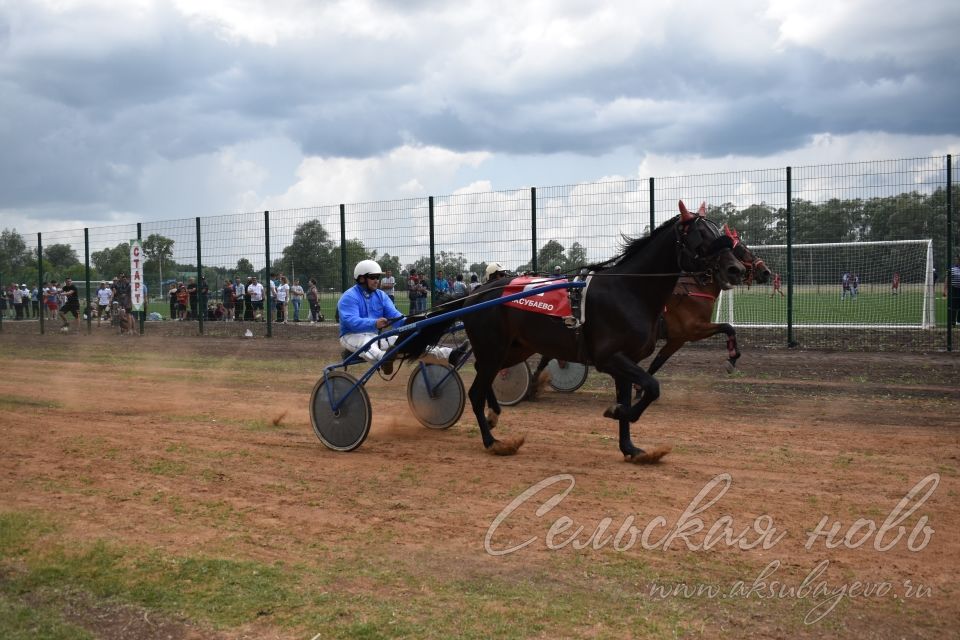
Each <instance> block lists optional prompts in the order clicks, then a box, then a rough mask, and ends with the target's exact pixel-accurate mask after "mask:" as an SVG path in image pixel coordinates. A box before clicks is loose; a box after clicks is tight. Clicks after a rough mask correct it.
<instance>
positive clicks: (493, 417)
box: [487, 411, 500, 429]
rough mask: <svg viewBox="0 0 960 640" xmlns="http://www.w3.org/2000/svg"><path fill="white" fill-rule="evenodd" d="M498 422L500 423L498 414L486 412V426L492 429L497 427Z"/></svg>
mask: <svg viewBox="0 0 960 640" xmlns="http://www.w3.org/2000/svg"><path fill="white" fill-rule="evenodd" d="M498 422H500V414H499V413H494V412H493V411H487V426H488V427H490V428H491V429H493V428H495V427H496V426H497V423H498Z"/></svg>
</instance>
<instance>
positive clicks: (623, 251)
mask: <svg viewBox="0 0 960 640" xmlns="http://www.w3.org/2000/svg"><path fill="white" fill-rule="evenodd" d="M679 217H680V216H679V215H675V216H673V217H672V218H670V219H669V220H667V221H666V222H664V223H663V224H661V225H660V226H659V227H657V228H656V229H654V230H653V233H651V234H650V235H648V236H640V237H638V238H631V237H629V236H621V242H620V253H618V254H617V255H615V256H613V257H612V258H610V259H609V260H604V261H603V262H598V263H596V264H591V265H587V268H588V269H590V270H591V271H602V270H604V269H609V268H610V267H615V266H617V265H618V264H620V263H621V262H623V261H624V260H627V259H629V258H631V257H633V256H635V255H637V254H638V253H640V252H642V251H644V250H645V249H646V248H647V245H649V244H650V243H651V242H653V240H654V238H657V237H659V236H660V235H662V234H663V233H665V232H666V230H668V229H672V228H673V226H674V225H675V224H676V222H677V219H678V218H679Z"/></svg>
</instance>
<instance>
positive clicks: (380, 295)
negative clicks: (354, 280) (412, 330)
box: [337, 284, 403, 336]
mask: <svg viewBox="0 0 960 640" xmlns="http://www.w3.org/2000/svg"><path fill="white" fill-rule="evenodd" d="M337 311H338V312H339V314H340V335H341V336H343V335H346V334H348V333H376V332H377V320H378V319H379V318H386V319H388V320H393V319H394V318H402V316H403V314H402V313H400V312H399V311H397V308H396V307H395V306H394V305H393V301H391V300H390V298H388V297H387V294H385V293H384V292H383V291H380V290H379V289H376V290H375V291H373V292H370V291H367V290H366V287H361V286H360V285H359V284H356V285H354V286H352V287H350V288H349V289H347V290H346V291H344V292H343V295H342V296H340V302H338V303H337ZM401 325H403V320H398V321H397V322H395V323H393V324H392V325H390V328H391V329H393V328H396V327H399V326H401Z"/></svg>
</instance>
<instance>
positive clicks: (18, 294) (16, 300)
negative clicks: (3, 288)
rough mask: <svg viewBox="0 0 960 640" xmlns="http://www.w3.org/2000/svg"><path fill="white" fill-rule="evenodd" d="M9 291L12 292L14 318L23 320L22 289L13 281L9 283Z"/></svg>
mask: <svg viewBox="0 0 960 640" xmlns="http://www.w3.org/2000/svg"><path fill="white" fill-rule="evenodd" d="M10 288H11V291H12V294H13V296H12V297H13V311H14V317H13V319H14V320H23V291H22V290H21V289H20V285H18V284H16V283H14V284H13V285H11V287H10Z"/></svg>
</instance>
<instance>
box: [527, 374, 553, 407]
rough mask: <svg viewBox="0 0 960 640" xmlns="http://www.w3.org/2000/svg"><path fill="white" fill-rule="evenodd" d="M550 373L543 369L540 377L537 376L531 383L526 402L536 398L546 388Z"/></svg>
mask: <svg viewBox="0 0 960 640" xmlns="http://www.w3.org/2000/svg"><path fill="white" fill-rule="evenodd" d="M550 378H551V376H550V372H549V371H547V370H546V369H544V370H543V371H541V372H540V375H538V376H537V379H536V380H534V381H533V384H532V385H531V386H530V393H529V395H528V397H527V399H528V400H535V399H536V398H537V396H539V395H540V394H541V393H543V390H544V389H546V388H547V384H549V383H550Z"/></svg>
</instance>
